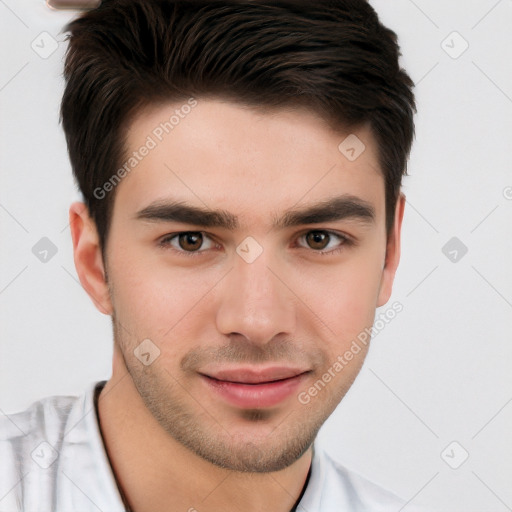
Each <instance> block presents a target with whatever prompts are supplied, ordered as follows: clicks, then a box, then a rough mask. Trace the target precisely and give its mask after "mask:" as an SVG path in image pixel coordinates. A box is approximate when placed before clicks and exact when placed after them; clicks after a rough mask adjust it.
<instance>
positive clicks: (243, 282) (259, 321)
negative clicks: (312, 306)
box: [217, 251, 296, 345]
mask: <svg viewBox="0 0 512 512" xmlns="http://www.w3.org/2000/svg"><path fill="white" fill-rule="evenodd" d="M270 260H271V259H270V258H269V257H267V251H263V253H262V254H261V255H260V256H259V257H258V258H257V259H256V260H255V261H253V262H252V263H247V262H246V261H244V259H243V258H241V257H239V256H236V257H235V261H234V267H233V268H232V270H231V271H230V272H229V273H228V275H227V276H226V278H225V279H224V283H223V288H222V295H221V298H220V304H219V308H218V310H217V329H218V330H219V332H221V333H222V334H225V335H226V336H232V335H234V334H236V335H241V336H243V337H245V338H246V339H247V340H248V341H249V342H251V343H254V344H259V345H264V344H266V343H268V342H269V341H271V340H272V339H273V338H275V337H276V336H278V335H281V336H286V337H288V336H290V335H291V334H292V333H293V332H294V329H295V323H296V308H295V304H296V300H294V299H295V296H294V295H293V293H292V292H291V291H290V289H289V286H287V283H286V279H285V278H284V276H283V275H282V274H283V272H279V270H278V266H277V264H276V262H275V260H274V261H273V262H272V261H270Z"/></svg>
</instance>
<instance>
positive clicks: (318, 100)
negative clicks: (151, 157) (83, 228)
mask: <svg viewBox="0 0 512 512" xmlns="http://www.w3.org/2000/svg"><path fill="white" fill-rule="evenodd" d="M65 30H66V31H69V35H68V40H69V46H68V49H67V53H66V61H65V69H64V76H65V80H66V87H65V91H64V95H63V98H62V104H61V120H62V124H63V128H64V131H65V134H66V140H67V145H68V152H69V157H70V161H71V165H72V168H73V173H74V176H75V179H76V181H77V183H78V186H79V188H80V190H81V192H82V194H83V196H84V200H85V203H86V205H87V207H88V209H89V212H90V215H91V217H92V218H93V220H94V222H95V224H96V227H97V229H98V234H99V238H100V243H101V247H102V251H104V249H105V243H106V240H107V236H108V230H109V224H110V219H111V215H112V208H113V203H114V199H115V190H116V187H114V189H113V190H112V191H111V192H109V193H108V194H107V195H106V197H104V198H103V197H101V198H98V197H97V194H95V192H94V191H95V190H97V189H98V187H102V185H103V184H105V183H106V182H107V181H108V180H109V178H110V177H111V176H112V175H113V174H114V173H115V171H116V169H118V167H119V166H120V165H121V163H122V162H123V161H124V160H125V159H124V158H123V157H124V156H125V155H126V153H127V148H126V147H125V143H126V133H127V130H128V128H129V124H130V121H131V120H132V119H133V117H134V116H135V115H136V114H137V112H140V110H141V109H142V108H144V107H146V106H150V105H153V104H156V103H160V102H170V101H178V100H184V99H186V98H190V97H191V96H193V97H199V98H200V97H201V96H203V97H204V96H209V97H212V96H213V97H222V98H224V99H228V100H232V101H235V102H240V103H243V104H246V105H251V106H254V107H261V108H279V107H289V106H292V107H293V106H305V107H307V108H308V109H310V110H311V111H313V112H315V113H317V114H319V115H320V116H322V117H323V118H324V119H325V120H326V121H328V122H329V124H330V125H331V126H333V127H340V128H343V129H346V128H347V127H354V126H358V125H362V124H364V123H369V126H370V128H371V131H372V133H373V135H374V137H375V139H376V142H377V147H378V152H379V164H380V167H381V171H382V173H383V176H384V182H385V190H386V227H387V229H388V232H389V230H390V229H391V227H392V225H393V219H394V206H395V204H396V200H397V198H398V194H399V191H400V187H401V181H402V176H403V175H404V174H406V173H407V160H408V156H409V153H410V149H411V144H412V140H413V138H414V121H413V115H414V112H415V111H416V106H415V100H414V95H413V92H412V87H413V82H412V80H411V79H410V77H409V76H408V75H407V74H406V72H405V71H404V70H403V69H401V68H400V65H399V57H400V49H399V46H398V44H397V36H396V34H395V33H394V32H393V31H391V30H390V29H388V28H386V27H385V26H383V25H382V24H381V23H380V21H379V18H378V16H377V14H376V12H375V11H374V9H373V8H372V7H371V6H370V4H369V3H368V2H367V1H366V0H330V1H328V0H315V1H311V2H310V1H298V0H278V1H271V0H258V1H251V0H213V1H212V0H104V1H103V3H102V4H101V6H100V7H98V8H97V9H94V10H91V11H88V12H86V13H85V14H83V15H81V16H80V17H79V18H77V19H75V20H73V21H72V22H71V23H69V24H68V25H67V26H66V27H65Z"/></svg>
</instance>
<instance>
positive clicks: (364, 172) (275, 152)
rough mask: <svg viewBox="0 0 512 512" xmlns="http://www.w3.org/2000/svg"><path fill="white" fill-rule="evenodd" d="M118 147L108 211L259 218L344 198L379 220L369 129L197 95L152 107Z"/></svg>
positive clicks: (378, 182) (380, 190) (380, 185)
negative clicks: (187, 210) (211, 212)
mask: <svg viewBox="0 0 512 512" xmlns="http://www.w3.org/2000/svg"><path fill="white" fill-rule="evenodd" d="M126 149H127V153H126V155H125V161H124V162H123V164H124V165H125V169H126V170H127V172H125V173H123V175H124V176H125V177H124V178H123V179H122V182H121V183H120V184H119V185H118V186H119V190H118V191H117V198H116V205H115V209H117V210H122V211H126V212H128V211H131V212H135V211H137V210H139V209H141V208H143V207H144V206H146V205H147V204H149V203H150V202H154V201H158V200H167V199H173V200H181V201H186V202H188V203H191V204H196V205H198V206H205V205H208V206H214V205H215V206H216V205H218V204H222V205H223V206H224V207H225V208H226V209H230V208H228V206H231V207H232V208H233V209H236V210H237V211H239V212H241V215H242V216H243V212H246V213H247V215H250V216H251V218H252V219H256V218H259V215H260V214H261V220H263V218H264V217H265V216H266V217H268V212H269V208H270V210H271V211H272V212H275V211H279V210H280V209H282V210H284V209H287V208H290V207H292V206H294V205H296V204H298V203H307V202H308V201H318V200H322V199H325V198H329V197H332V196H334V195H341V194H350V195H352V196H356V197H361V199H363V200H365V201H367V202H369V203H372V204H373V205H374V208H375V211H376V214H377V216H379V215H383V208H384V180H383V178H382V174H381V172H380V170H379V165H378V158H377V149H376V145H375V141H374V138H373V136H372V134H371V132H370V130H369V129H368V128H367V127H361V128H359V129H357V130H353V131H346V132H341V131H335V130H333V129H332V128H330V127H329V126H328V125H327V123H326V122H325V121H324V120H322V119H321V118H320V117H318V116H317V115H315V114H314V113H312V112H310V111H308V110H306V109H282V108H281V109H274V110H265V111H262V110H258V109H255V108H249V107H246V106H242V105H240V104H235V103H232V102H228V101H223V100H220V99H200V98H198V99H197V100H193V101H190V100H189V101H184V102H181V103H169V104H163V105H159V106H153V107H152V108H151V109H148V110H145V111H143V112H141V113H139V115H138V116H137V117H136V118H135V119H134V121H133V122H132V123H131V125H130V129H129V130H128V133H127V138H126ZM117 203H119V205H117ZM381 210H382V211H381ZM265 212H266V214H265Z"/></svg>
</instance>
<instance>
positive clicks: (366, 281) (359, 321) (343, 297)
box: [297, 253, 382, 344]
mask: <svg viewBox="0 0 512 512" xmlns="http://www.w3.org/2000/svg"><path fill="white" fill-rule="evenodd" d="M381 275H382V264H381V262H380V260H379V259H378V258H376V257H375V256H373V257H371V256H370V257H369V256H368V255H366V254H363V253H361V256H360V257H359V256H357V257H354V258H351V259H350V260H347V261H346V262H344V263H342V264H340V265H338V266H336V267H335V266H333V267H331V268H329V269H327V268H325V269H322V270H321V271H317V272H310V273H302V274H301V276H300V280H297V283H300V285H298V286H300V291H299V293H298V295H299V296H300V297H304V302H305V303H306V304H307V305H308V306H309V308H310V309H311V310H312V311H313V312H314V313H315V314H316V315H318V316H319V317H320V318H321V319H322V320H323V322H324V323H325V324H326V325H327V326H328V327H329V328H330V330H331V331H333V333H334V339H335V342H336V343H337V344H339V343H340V342H341V340H343V342H344V343H350V340H352V339H353V338H355V337H357V335H358V334H359V333H360V332H361V331H363V330H364V328H365V327H370V326H371V325H372V324H373V319H374V315H375V309H376V305H377V298H378V291H379V285H380V279H381ZM326 332H328V333H329V334H330V335H332V333H331V332H330V331H326Z"/></svg>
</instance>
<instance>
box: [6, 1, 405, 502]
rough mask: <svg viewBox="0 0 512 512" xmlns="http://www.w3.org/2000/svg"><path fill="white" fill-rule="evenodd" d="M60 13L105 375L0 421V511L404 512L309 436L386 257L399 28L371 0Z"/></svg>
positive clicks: (106, 5) (393, 183)
mask: <svg viewBox="0 0 512 512" xmlns="http://www.w3.org/2000/svg"><path fill="white" fill-rule="evenodd" d="M67 29H68V30H69V32H70V38H69V48H68V53H67V56H66V64H65V78H66V88H65V92H64V96H63V100H62V108H61V114H62V121H63V127H64V130H65V133H66V137H67V143H68V149H69V155H70V160H71V164H72V167H73V172H74V175H75V178H76V180H77V183H78V186H79V188H80V191H81V192H82V194H83V197H84V202H83V203H81V202H77V203H74V204H72V205H71V208H70V227H71V234H72V239H73V248H74V259H75V265H76V269H77V273H78V276H79V278H80V281H81V283H82V285H83V287H84V288H85V290H86V291H87V293H88V294H89V296H90V297H91V299H92V300H93V302H94V304H95V305H96V307H97V308H98V309H99V311H101V312H102V313H104V314H107V315H110V316H111V317H112V323H113V331H114V358H113V371H112V377H111V379H110V380H108V382H104V381H102V382H98V383H93V384H92V385H91V386H90V388H89V389H88V390H87V391H86V392H85V393H84V394H83V395H82V396H81V397H48V398H47V399H44V400H41V401H39V402H37V403H36V404H34V405H33V406H32V407H31V408H30V409H29V410H27V411H25V412H21V413H18V414H15V415H12V416H10V418H3V419H2V431H3V432H4V435H3V437H4V440H3V441H2V443H1V448H0V450H1V451H0V456H1V457H0V460H1V461H2V462H1V466H2V469H1V471H2V482H5V484H3V485H4V487H5V489H4V488H2V489H0V491H2V493H0V496H4V497H3V499H2V501H0V508H1V510H4V509H5V510H45V511H46V510H58V511H71V510H102V511H121V510H133V511H136V512H145V511H148V512H159V511H173V512H174V511H187V510H188V511H195V510H197V511H199V512H202V511H220V510H222V511H239V510H243V511H244V512H252V511H262V512H263V511H275V512H281V511H282V512H285V511H286V512H288V511H290V510H297V511H299V510H302V511H308V512H317V511H322V512H325V511H337V512H338V511H342V510H343V511H344V510H347V511H349V510H350V511H397V510H400V509H401V508H402V507H404V506H405V505H406V501H404V500H401V499H399V498H398V497H396V496H394V495H392V494H391V493H389V492H387V491H385V490H383V489H381V488H379V487H378V486H377V485H375V484H373V483H371V482H369V481H368V480H366V479H365V478H363V477H362V476H359V475H357V474H355V473H353V472H351V471H350V470H348V469H346V468H344V467H342V466H341V465H339V464H338V463H336V462H335V461H333V460H331V459H330V458H329V457H328V455H327V454H326V453H324V452H322V451H321V450H320V449H319V448H317V447H315V445H314V441H315V437H316V435H317V433H318V430H319V429H320V427H321V425H322V424H323V423H324V422H325V420H326V419H327V418H328V417H329V415H330V414H331V413H332V412H333V410H334V409H335V407H336V406H337V404H338V403H339V402H340V401H341V399H342V398H343V396H344V395H345V394H346V392H347V391H348V389H349V388H350V386H351V384H352V382H353V381H354V379H355V378H356V376H357V374H358V372H359V370H360V368H361V365H362V364H363V361H364V357H365V355H366V353H367V351H368V342H367V341H366V340H365V341H364V342H363V341H362V340H364V337H362V336H361V333H365V332H367V331H368V329H370V328H371V326H372V324H373V320H374V316H375V309H376V308H377V307H379V306H383V305H385V304H386V303H387V302H388V300H389V297H390V295H391V290H392V283H393V279H394V275H395V271H396V269H397V266H398V262H399V256H400V230H401V223H402V217H403V212H404V202H405V200H404V196H403V194H401V192H400V186H401V179H402V175H403V174H404V173H405V171H406V163H407V158H408V155H409V151H410V147H411V143H412V139H413V133H414V126H413V111H414V109H415V105H414V97H413V94H412V91H411V88H412V82H411V80H410V78H409V77H408V76H407V74H406V73H405V72H404V71H403V70H401V69H400V67H399V64H398V58H399V48H398V45H397V42H396V36H395V34H394V33H393V32H391V31H390V30H389V29H387V28H385V27H384V26H382V25H381V24H380V22H379V20H378V18H377V15H376V13H375V12H374V10H373V9H372V8H371V7H370V5H369V4H368V3H367V2H365V1H363V0H337V1H327V0H324V1H318V2H311V3H307V2H298V1H291V0H288V1H285V0H281V1H278V2H269V1H266V0H265V1H258V2H253V1H249V0H245V1H228V0H222V1H206V0H203V1H190V0H189V1H186V0H175V1H172V0H162V1H157V0H109V1H105V2H103V4H102V5H101V6H100V7H99V8H97V9H94V10H91V11H90V12H88V13H86V14H84V15H82V16H81V17H80V18H78V19H77V20H75V21H73V22H72V23H71V24H70V25H69V26H68V27H67ZM348 352H350V353H351V354H352V356H351V357H346V356H344V354H347V353H348ZM407 510H412V507H411V506H408V508H407Z"/></svg>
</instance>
